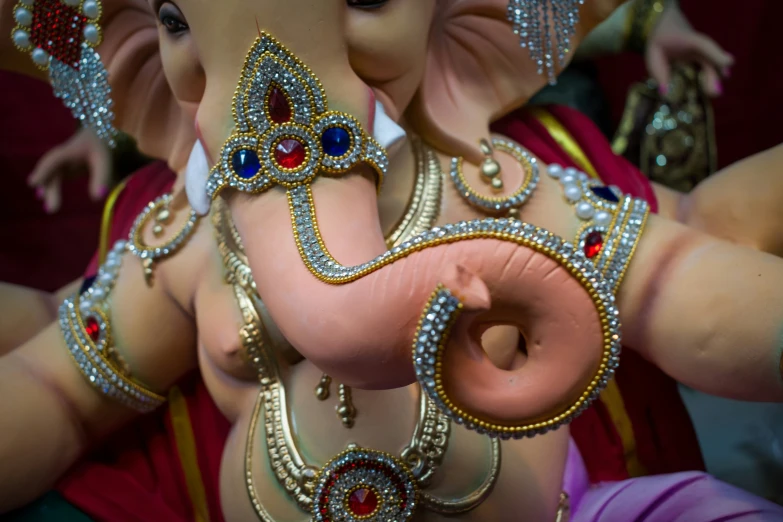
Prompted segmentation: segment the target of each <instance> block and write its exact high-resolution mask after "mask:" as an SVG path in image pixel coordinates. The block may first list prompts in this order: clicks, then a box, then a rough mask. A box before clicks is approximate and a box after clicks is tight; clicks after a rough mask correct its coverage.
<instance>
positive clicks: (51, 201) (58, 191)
mask: <svg viewBox="0 0 783 522" xmlns="http://www.w3.org/2000/svg"><path fill="white" fill-rule="evenodd" d="M61 202H62V179H61V178H58V177H55V178H53V179H52V180H51V181H50V182H49V184H47V185H46V187H45V188H44V210H45V211H46V212H47V213H49V214H54V213H55V212H57V211H58V210H60V204H61Z"/></svg>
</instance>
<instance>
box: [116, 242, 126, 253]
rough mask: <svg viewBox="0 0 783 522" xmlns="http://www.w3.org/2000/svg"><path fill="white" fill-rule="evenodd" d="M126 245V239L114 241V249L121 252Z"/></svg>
mask: <svg viewBox="0 0 783 522" xmlns="http://www.w3.org/2000/svg"><path fill="white" fill-rule="evenodd" d="M127 246H128V242H127V241H117V242H116V243H114V251H115V252H117V253H119V254H121V253H123V252H125V248H126V247H127Z"/></svg>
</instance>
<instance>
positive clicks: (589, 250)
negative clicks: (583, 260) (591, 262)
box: [584, 232, 604, 259]
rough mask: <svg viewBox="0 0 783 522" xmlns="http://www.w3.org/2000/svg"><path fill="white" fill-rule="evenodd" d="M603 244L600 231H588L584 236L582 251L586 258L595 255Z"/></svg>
mask: <svg viewBox="0 0 783 522" xmlns="http://www.w3.org/2000/svg"><path fill="white" fill-rule="evenodd" d="M603 246H604V236H602V235H601V233H600V232H590V233H589V234H588V235H587V237H586V238H585V248H584V252H585V255H586V256H587V258H588V259H592V258H594V257H595V256H597V255H598V254H599V253H600V252H601V249H602V248H603Z"/></svg>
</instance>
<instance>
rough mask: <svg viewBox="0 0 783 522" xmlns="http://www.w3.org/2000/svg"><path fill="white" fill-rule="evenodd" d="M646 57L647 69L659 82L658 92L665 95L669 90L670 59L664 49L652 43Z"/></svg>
mask: <svg viewBox="0 0 783 522" xmlns="http://www.w3.org/2000/svg"><path fill="white" fill-rule="evenodd" d="M645 59H646V61H647V71H648V72H649V73H650V76H652V78H653V79H654V80H655V81H656V82H658V92H660V93H661V94H662V95H664V96H665V95H666V94H668V92H669V79H670V71H669V60H667V59H666V55H665V54H664V52H663V49H662V48H661V47H660V46H658V45H651V46H650V47H648V48H647V54H646V57H645Z"/></svg>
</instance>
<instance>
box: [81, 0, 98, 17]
mask: <svg viewBox="0 0 783 522" xmlns="http://www.w3.org/2000/svg"><path fill="white" fill-rule="evenodd" d="M82 12H83V13H84V16H86V17H87V18H98V14H100V9H98V4H97V3H96V2H95V1H94V0H87V1H86V2H84V6H83V7H82Z"/></svg>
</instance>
